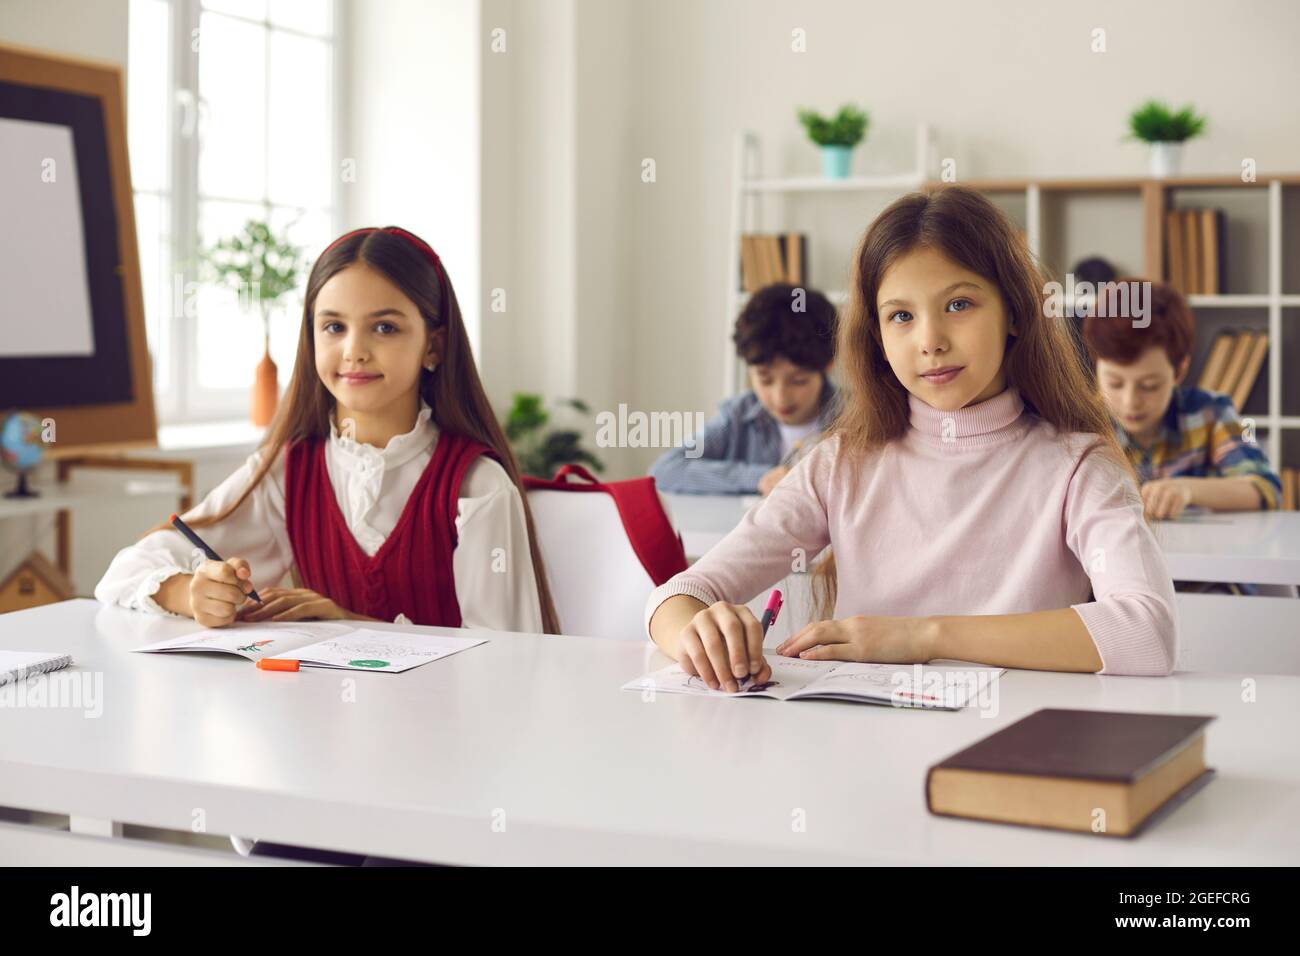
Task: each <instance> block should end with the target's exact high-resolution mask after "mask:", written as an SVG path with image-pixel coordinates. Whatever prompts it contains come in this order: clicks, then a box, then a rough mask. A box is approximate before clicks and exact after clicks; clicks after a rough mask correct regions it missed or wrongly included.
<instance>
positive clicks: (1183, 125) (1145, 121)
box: [1128, 100, 1206, 179]
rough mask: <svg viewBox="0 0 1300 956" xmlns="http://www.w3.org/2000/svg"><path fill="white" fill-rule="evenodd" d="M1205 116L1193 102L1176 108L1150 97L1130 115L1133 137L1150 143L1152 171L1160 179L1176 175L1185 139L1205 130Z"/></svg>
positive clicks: (1129, 124)
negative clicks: (1173, 108)
mask: <svg viewBox="0 0 1300 956" xmlns="http://www.w3.org/2000/svg"><path fill="white" fill-rule="evenodd" d="M1205 124H1206V119H1205V117H1204V116H1197V115H1196V112H1195V111H1194V110H1193V109H1192V107H1191V106H1184V107H1183V108H1182V109H1181V110H1178V111H1177V112H1175V111H1174V110H1172V109H1170V108H1169V107H1168V106H1167V105H1165V104H1164V103H1161V102H1160V101H1158V100H1147V101H1146V102H1145V103H1143V104H1142V105H1141V106H1139V107H1138V108H1137V109H1135V110H1134V111H1133V112H1132V113H1131V114H1130V115H1129V118H1128V126H1129V131H1130V137H1129V138H1130V139H1140V140H1141V141H1142V142H1144V143H1146V144H1148V145H1149V146H1150V147H1151V153H1150V157H1149V163H1150V166H1149V171H1150V174H1151V175H1152V176H1154V177H1156V178H1157V179H1164V178H1166V177H1169V176H1177V175H1178V171H1179V169H1180V168H1181V166H1182V161H1183V143H1185V142H1187V141H1188V140H1189V139H1192V138H1194V137H1196V136H1200V135H1201V133H1203V132H1205Z"/></svg>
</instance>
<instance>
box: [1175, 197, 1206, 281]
mask: <svg viewBox="0 0 1300 956" xmlns="http://www.w3.org/2000/svg"><path fill="white" fill-rule="evenodd" d="M1179 215H1180V217H1181V219H1182V225H1183V254H1184V261H1185V262H1186V268H1187V275H1186V279H1187V290H1186V291H1187V294H1188V295H1199V294H1200V293H1202V292H1204V291H1205V290H1204V289H1203V288H1202V285H1201V229H1200V224H1201V215H1200V211H1199V210H1197V209H1184V210H1182V212H1181V213H1180V214H1179Z"/></svg>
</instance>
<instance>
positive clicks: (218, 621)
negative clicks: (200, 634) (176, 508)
mask: <svg viewBox="0 0 1300 956" xmlns="http://www.w3.org/2000/svg"><path fill="white" fill-rule="evenodd" d="M171 524H172V527H174V528H175V529H176V530H177V531H179V532H180V533H181V534H183V535H185V537H187V538H189V540H190V543H191V544H193V545H194V546H195V547H196V548H199V549H201V550H202V551H203V553H204V554H205V555H207V557H208V560H207V561H205V562H203V564H201V565H199V567H198V570H196V571H195V572H194V574H193V576H192V577H191V578H190V607H191V608H192V609H193V611H194V620H195V621H197V622H198V623H200V624H202V625H203V626H204V627H225V626H226V625H227V624H230V623H232V622H233V621H234V620H235V617H236V615H237V614H238V613H239V610H240V608H241V607H243V606H244V604H245V603H246V602H247V600H248V599H250V598H251V599H252V600H254V601H256V602H257V603H258V604H261V603H262V599H261V597H259V596H258V594H257V591H255V590H254V589H253V583H252V577H253V569H252V567H251V566H250V565H249V563H248V562H247V561H245V560H244V559H243V558H231V559H230V560H229V561H224V560H222V558H221V555H219V554H217V552H215V551H213V550H212V548H210V547H209V546H208V544H207V542H205V541H204V540H203V539H202V538H200V537H199V536H198V535H197V534H195V533H194V530H193V529H192V528H190V526H189V525H187V524H186V523H185V522H184V521H182V520H181V519H180V518H179V517H178V516H177V515H172V516H171Z"/></svg>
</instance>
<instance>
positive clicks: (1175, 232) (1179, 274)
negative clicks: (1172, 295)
mask: <svg viewBox="0 0 1300 956" xmlns="http://www.w3.org/2000/svg"><path fill="white" fill-rule="evenodd" d="M1165 247H1166V249H1167V252H1168V256H1169V272H1168V279H1169V284H1170V285H1171V286H1173V287H1174V288H1175V289H1177V290H1178V291H1179V292H1183V293H1186V292H1187V270H1186V269H1185V268H1184V265H1183V225H1182V220H1181V219H1180V218H1179V215H1178V210H1176V209H1171V210H1170V211H1169V212H1167V213H1166V214H1165Z"/></svg>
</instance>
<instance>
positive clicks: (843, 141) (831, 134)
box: [798, 103, 870, 146]
mask: <svg viewBox="0 0 1300 956" xmlns="http://www.w3.org/2000/svg"><path fill="white" fill-rule="evenodd" d="M798 116H799V122H800V123H802V124H803V128H804V130H805V131H806V132H807V133H808V138H809V139H810V140H812V141H813V142H814V143H816V144H817V145H818V146H857V145H858V143H860V142H862V139H863V137H864V136H866V135H867V124H868V123H869V122H870V119H869V118H868V116H867V114H866V113H865V112H863V111H862V110H860V109H858V108H857V107H856V106H854V105H852V104H851V103H850V104H846V105H844V106H841V107H840V111H839V112H838V113H836V114H835V115H834V116H832V117H830V118H829V119H828V118H827V117H825V116H822V115H821V114H820V113H818V112H817V111H815V110H808V109H801V110H799V112H798Z"/></svg>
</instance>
